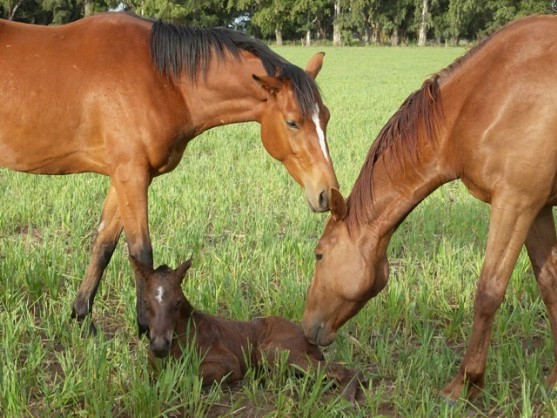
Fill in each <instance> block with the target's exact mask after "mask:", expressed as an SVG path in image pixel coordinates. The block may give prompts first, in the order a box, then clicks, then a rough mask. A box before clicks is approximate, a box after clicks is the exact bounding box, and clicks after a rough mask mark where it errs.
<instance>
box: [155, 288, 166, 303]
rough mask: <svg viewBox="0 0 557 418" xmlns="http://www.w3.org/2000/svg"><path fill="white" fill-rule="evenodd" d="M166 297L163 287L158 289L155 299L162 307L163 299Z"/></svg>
mask: <svg viewBox="0 0 557 418" xmlns="http://www.w3.org/2000/svg"><path fill="white" fill-rule="evenodd" d="M163 296H164V289H163V287H162V286H159V287H157V292H156V293H155V299H156V300H157V302H159V303H160V304H161V305H162V301H163V299H162V297H163Z"/></svg>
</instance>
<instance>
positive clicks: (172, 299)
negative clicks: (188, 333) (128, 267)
mask: <svg viewBox="0 0 557 418" xmlns="http://www.w3.org/2000/svg"><path fill="white" fill-rule="evenodd" d="M130 259H131V262H132V266H133V269H134V271H135V273H136V276H137V277H140V278H141V280H143V281H144V283H143V284H144V286H145V289H144V292H143V298H144V302H145V306H146V307H147V317H148V321H149V340H150V348H151V351H152V352H153V354H154V355H155V356H156V357H166V356H167V355H168V353H169V351H170V347H171V345H172V338H173V337H174V331H175V329H176V325H177V322H178V320H180V319H182V320H183V318H184V316H185V317H189V316H190V315H191V313H192V312H193V307H192V306H191V304H190V303H189V302H188V300H187V299H186V298H185V296H184V293H183V292H182V287H181V285H182V281H183V279H184V277H185V275H186V272H187V271H188V269H189V268H190V266H191V258H190V259H189V260H188V261H186V262H185V263H183V264H182V265H180V267H178V268H177V269H176V270H173V269H171V268H170V267H168V266H165V265H162V266H160V267H158V268H157V269H156V270H153V268H152V267H150V266H146V265H144V264H142V263H141V262H139V261H138V260H137V259H135V258H134V257H130Z"/></svg>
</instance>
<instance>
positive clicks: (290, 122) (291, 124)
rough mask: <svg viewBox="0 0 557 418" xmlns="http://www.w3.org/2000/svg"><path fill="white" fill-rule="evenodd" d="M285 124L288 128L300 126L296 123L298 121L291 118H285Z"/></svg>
mask: <svg viewBox="0 0 557 418" xmlns="http://www.w3.org/2000/svg"><path fill="white" fill-rule="evenodd" d="M286 126H288V127H289V128H290V129H299V128H300V126H299V125H298V122H296V121H295V120H292V119H287V120H286Z"/></svg>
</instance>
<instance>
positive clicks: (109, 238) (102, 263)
mask: <svg viewBox="0 0 557 418" xmlns="http://www.w3.org/2000/svg"><path fill="white" fill-rule="evenodd" d="M121 233H122V221H121V219H120V213H119V212H118V199H117V197H116V191H115V189H114V187H112V186H111V187H110V189H109V190H108V195H107V196H106V200H105V203H104V208H103V211H102V215H101V220H100V223H99V228H98V230H97V234H96V236H95V240H94V242H93V249H92V253H91V257H90V258H89V266H88V267H87V270H86V272H85V277H84V279H83V281H82V282H81V286H80V287H79V291H78V292H77V296H76V298H75V301H74V303H73V308H72V318H76V319H77V320H78V321H82V320H83V319H84V318H85V317H86V316H87V315H88V314H90V313H91V311H92V310H93V300H94V299H95V295H96V293H97V289H98V287H99V283H100V281H101V278H102V275H103V272H104V270H105V268H106V266H107V265H108V263H109V262H110V258H111V257H112V254H113V252H114V249H115V248H116V245H117V244H118V240H119V238H120V234H121ZM91 331H92V332H93V333H95V332H96V330H95V327H94V326H93V325H91Z"/></svg>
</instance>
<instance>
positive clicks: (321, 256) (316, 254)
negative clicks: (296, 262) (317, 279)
mask: <svg viewBox="0 0 557 418" xmlns="http://www.w3.org/2000/svg"><path fill="white" fill-rule="evenodd" d="M321 259H323V254H321V253H315V260H316V261H319V260H321Z"/></svg>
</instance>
